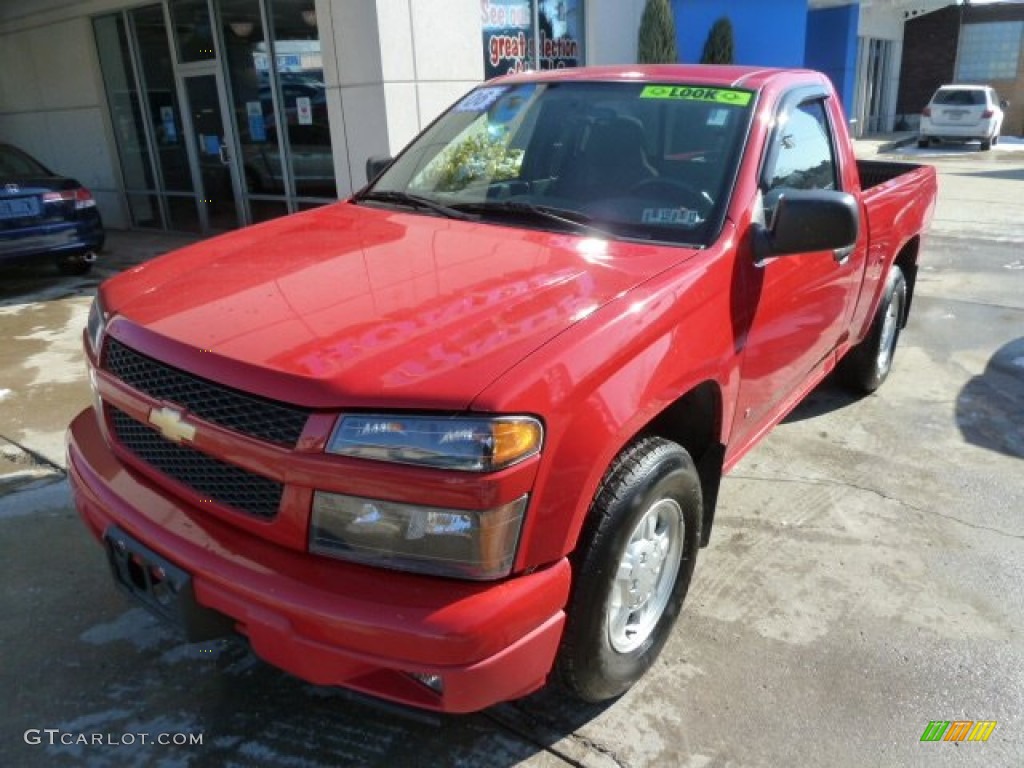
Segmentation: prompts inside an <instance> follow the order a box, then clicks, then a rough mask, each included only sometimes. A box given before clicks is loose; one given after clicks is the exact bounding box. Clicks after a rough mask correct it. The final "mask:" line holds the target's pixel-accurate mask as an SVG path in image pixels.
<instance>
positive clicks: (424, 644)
mask: <svg viewBox="0 0 1024 768" xmlns="http://www.w3.org/2000/svg"><path fill="white" fill-rule="evenodd" d="M68 476H69V480H70V484H71V490H72V495H73V498H74V502H75V505H76V507H77V508H78V511H79V514H80V515H81V516H82V518H83V520H84V521H85V522H86V524H87V525H88V526H89V528H90V530H91V531H92V533H93V534H94V535H95V536H96V537H97V538H98V539H101V540H102V538H103V536H104V534H105V533H106V532H108V531H111V530H120V531H124V532H125V533H127V534H128V535H129V536H130V537H132V538H133V539H135V540H136V541H138V542H140V543H141V544H143V545H144V546H145V547H147V548H148V549H150V550H152V551H153V552H154V553H156V554H157V555H159V556H160V557H162V558H165V559H166V560H167V561H168V562H169V563H172V564H174V565H176V566H177V567H178V568H180V569H182V570H183V571H185V572H187V573H188V575H189V576H190V577H191V582H192V588H193V590H194V596H195V601H196V602H197V603H198V604H199V605H200V606H203V607H205V608H209V609H211V610H213V611H216V612H218V613H220V614H224V615H225V616H227V617H229V619H230V620H231V621H233V622H234V628H235V629H236V630H237V631H238V632H240V633H241V634H243V635H245V636H246V637H247V638H248V640H249V643H250V644H251V646H252V649H253V651H254V652H255V653H256V654H257V655H258V656H260V657H261V658H263V659H265V660H266V661H268V662H269V663H271V664H273V665H274V666H277V667H279V668H281V669H283V670H285V671H287V672H290V673H291V674H293V675H295V676H297V677H300V678H302V679H304V680H307V681H309V682H311V683H314V684H317V685H336V686H343V687H346V688H352V689H354V690H358V691H361V692H363V693H368V694H371V695H373V696H378V697H381V698H384V699H389V700H392V701H397V702H400V703H402V704H406V705H410V706H415V707H422V708H426V709H433V710H440V711H446V712H470V711H474V710H479V709H483V708H485V707H487V706H490V705H491V704H495V703H497V702H500V701H507V700H510V699H514V698H518V697H520V696H524V695H526V694H528V693H530V692H532V691H534V690H536V689H538V688H540V687H541V686H543V685H544V683H545V682H546V680H547V676H548V674H549V672H550V671H551V667H552V665H553V662H554V658H555V654H556V652H557V650H558V644H559V641H560V638H561V634H562V628H563V625H564V622H565V614H564V612H563V609H564V606H565V604H566V602H567V600H568V595H569V582H570V568H569V564H568V562H567V561H566V560H564V559H563V560H560V561H558V562H557V563H554V564H553V565H550V566H548V567H546V568H543V569H541V570H538V571H535V572H533V573H530V574H528V575H523V576H518V577H515V578H510V579H506V580H504V581H500V582H487V583H478V582H463V581H456V580H451V579H441V578H432V577H424V576H417V575H413V574H406V573H399V572H391V571H381V570H379V569H375V568H368V567H364V566H359V565H354V564H350V563H344V562H340V561H336V560H332V559H328V558H323V557H318V556H315V555H311V554H309V553H307V552H298V551H295V550H293V549H289V548H285V547H281V546H277V545H275V544H273V543H271V542H269V541H266V540H264V539H261V538H259V537H257V536H254V535H252V534H250V533H248V532H245V531H241V530H239V529H237V528H234V527H232V526H230V525H228V524H226V523H224V522H222V521H220V520H218V519H216V518H214V517H213V516H211V515H209V514H204V511H203V510H201V509H195V508H192V507H191V506H189V505H188V504H185V503H184V502H183V501H181V500H179V499H177V498H175V497H173V496H171V495H168V494H167V493H166V492H165V491H163V490H162V489H160V488H158V487H156V486H154V485H153V484H152V483H150V482H149V481H148V480H146V479H145V478H142V477H139V476H138V475H137V474H135V473H133V472H132V471H131V470H129V469H128V468H127V467H125V466H124V465H123V464H122V463H121V462H120V461H119V460H118V459H117V457H116V456H115V455H114V454H113V453H112V452H111V451H110V449H109V447H108V446H107V444H106V442H105V441H104V439H103V436H102V434H101V433H100V429H99V425H98V424H97V420H96V415H95V412H94V411H93V409H91V408H90V409H88V410H86V411H84V412H83V413H81V414H79V416H78V417H77V418H76V419H75V420H74V421H73V422H72V424H71V426H70V428H69V429H68ZM427 678H429V680H430V683H431V685H428V684H427V683H426V682H424V680H425V679H427Z"/></svg>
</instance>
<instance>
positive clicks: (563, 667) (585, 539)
mask: <svg viewBox="0 0 1024 768" xmlns="http://www.w3.org/2000/svg"><path fill="white" fill-rule="evenodd" d="M700 521H701V491H700V479H699V477H698V475H697V470H696V468H695V467H694V464H693V461H692V459H691V458H690V455H689V454H688V453H687V452H686V451H685V450H684V449H683V448H682V447H681V446H679V445H677V444H676V443H672V442H669V441H668V440H663V439H661V438H657V437H648V438H643V439H641V440H638V441H637V442H634V443H633V444H631V445H630V446H628V447H627V448H626V449H625V450H623V451H622V453H620V454H619V456H618V457H617V458H616V459H615V461H614V462H613V463H612V465H611V467H610V468H609V470H608V473H607V474H606V475H605V478H604V480H603V481H602V483H601V487H600V488H599V489H598V493H597V496H596V497H595V499H594V502H593V504H592V505H591V509H590V514H589V517H588V520H587V525H586V527H585V529H584V532H583V534H582V536H581V539H580V544H579V549H578V550H577V554H576V555H575V557H574V563H573V568H574V575H573V580H574V583H575V585H574V588H573V594H572V596H571V598H570V601H569V611H568V618H567V620H566V628H565V634H564V635H563V638H562V646H561V648H560V650H559V655H558V661H557V669H558V673H559V676H560V678H561V680H562V683H563V685H564V686H565V687H566V688H568V689H569V691H570V692H571V693H573V694H574V695H576V696H578V697H579V698H581V699H583V700H584V701H590V702H597V701H603V700H605V699H610V698H613V697H615V696H619V695H620V694H622V693H625V692H626V691H627V690H628V689H629V688H630V686H632V685H633V684H634V683H635V682H636V681H637V680H639V679H640V677H641V676H642V675H643V674H644V673H645V672H646V671H647V670H648V669H649V668H650V666H651V665H652V664H653V663H654V661H655V659H657V658H658V654H659V653H660V652H661V649H662V647H663V646H664V645H665V642H666V641H667V640H668V637H669V634H670V633H671V631H672V627H673V625H674V624H675V621H676V618H677V617H678V616H679V611H680V608H681V607H682V604H683V598H685V596H686V591H687V589H688V588H689V586H690V578H691V576H692V575H693V567H694V564H695V562H696V558H697V549H698V547H699V543H700Z"/></svg>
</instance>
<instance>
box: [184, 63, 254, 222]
mask: <svg viewBox="0 0 1024 768" xmlns="http://www.w3.org/2000/svg"><path fill="white" fill-rule="evenodd" d="M182 81H183V83H184V90H185V101H186V105H187V106H186V108H187V110H188V117H189V123H190V125H189V126H188V128H187V130H189V133H190V139H191V143H192V156H193V158H195V160H194V165H193V176H195V177H196V178H197V181H198V183H197V185H196V186H197V187H198V188H199V218H200V221H202V222H203V223H204V227H203V228H204V229H208V230H212V231H221V230H226V229H234V228H235V227H238V226H241V225H242V224H243V222H244V215H243V213H242V211H241V210H240V208H239V205H238V194H237V191H236V190H237V189H238V188H239V187H238V179H239V174H238V163H237V159H236V158H235V157H234V153H233V152H232V151H231V147H232V146H233V145H234V143H233V142H232V141H231V139H230V134H229V132H228V130H227V128H228V126H227V125H226V124H225V122H224V113H225V110H224V109H223V108H222V105H223V104H224V103H225V101H226V100H225V99H224V98H223V94H222V90H223V89H222V88H221V87H220V84H219V82H218V76H217V74H216V73H213V74H198V75H185V76H184V77H183V78H182Z"/></svg>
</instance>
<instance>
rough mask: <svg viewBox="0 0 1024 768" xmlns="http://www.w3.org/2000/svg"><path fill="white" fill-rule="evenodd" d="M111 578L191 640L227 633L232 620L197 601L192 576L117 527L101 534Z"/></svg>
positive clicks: (220, 635)
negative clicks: (112, 576)
mask: <svg viewBox="0 0 1024 768" xmlns="http://www.w3.org/2000/svg"><path fill="white" fill-rule="evenodd" d="M103 544H104V546H105V547H106V550H107V560H108V562H109V563H110V568H111V571H112V572H113V575H114V581H115V582H116V583H117V585H118V586H119V587H120V588H121V589H123V590H124V591H125V592H127V593H128V594H129V595H131V596H132V597H133V598H135V599H136V600H138V601H139V602H141V603H142V604H143V605H144V606H145V607H146V608H148V609H149V610H150V612H151V613H153V614H155V615H156V616H159V617H160V618H162V619H164V620H166V621H168V622H170V623H171V624H173V625H175V626H176V627H178V628H179V629H181V630H182V631H183V632H184V633H185V638H186V639H187V640H188V641H189V642H192V643H197V642H201V641H203V640H212V639H214V638H217V637H223V636H224V635H228V634H230V633H231V632H232V630H233V629H234V620H233V619H231V618H230V617H228V616H225V615H224V614H222V613H218V612H217V611H214V610H212V609H210V608H207V607H205V606H202V605H200V604H199V603H197V602H196V597H195V592H194V591H193V589H192V577H191V576H190V575H189V574H188V573H186V572H185V571H183V570H182V569H181V568H179V567H177V566H176V565H173V564H172V563H170V562H168V561H167V560H166V559H164V558H163V557H161V556H160V555H158V554H156V553H155V552H154V551H153V550H151V549H149V548H148V547H146V546H145V545H144V544H142V543H140V542H138V541H136V540H135V539H133V538H132V537H131V536H129V535H128V534H127V533H125V532H124V531H122V530H121V529H120V528H118V527H117V526H111V527H110V528H108V529H107V531H106V533H105V534H104V536H103Z"/></svg>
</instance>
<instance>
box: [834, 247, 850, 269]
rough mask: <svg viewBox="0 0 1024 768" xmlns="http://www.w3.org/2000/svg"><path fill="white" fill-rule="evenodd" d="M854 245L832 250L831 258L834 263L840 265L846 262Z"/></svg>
mask: <svg viewBox="0 0 1024 768" xmlns="http://www.w3.org/2000/svg"><path fill="white" fill-rule="evenodd" d="M854 248H856V246H855V245H848V246H846V247H845V248H836V249H835V250H834V251H832V258H833V259H835V262H836V264H838V265H839V266H840V267H841V266H843V265H844V264H846V262H848V261H849V260H850V254H851V253H853V249H854Z"/></svg>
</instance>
